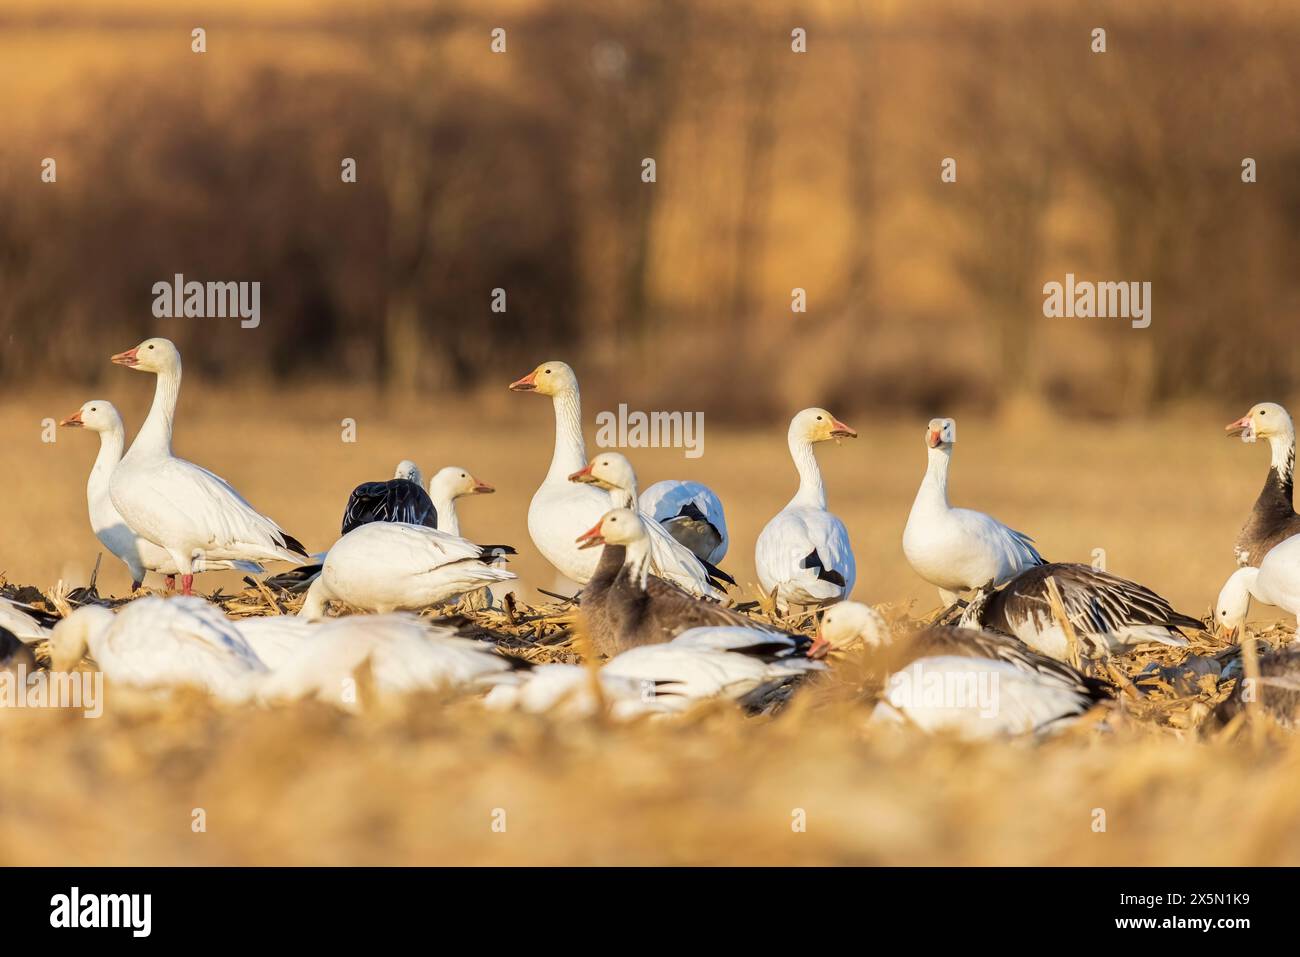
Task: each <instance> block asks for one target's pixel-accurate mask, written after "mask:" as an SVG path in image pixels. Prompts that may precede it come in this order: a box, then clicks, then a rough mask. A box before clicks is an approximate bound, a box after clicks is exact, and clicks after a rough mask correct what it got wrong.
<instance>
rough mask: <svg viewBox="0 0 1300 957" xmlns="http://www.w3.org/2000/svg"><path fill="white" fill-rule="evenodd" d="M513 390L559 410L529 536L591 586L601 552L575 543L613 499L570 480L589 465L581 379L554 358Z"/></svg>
mask: <svg viewBox="0 0 1300 957" xmlns="http://www.w3.org/2000/svg"><path fill="white" fill-rule="evenodd" d="M510 388H511V390H513V391H515V392H537V393H538V394H540V395H548V396H550V397H551V401H552V405H553V406H554V409H555V450H554V452H553V453H552V455H551V467H550V469H549V470H548V471H547V473H546V478H545V479H544V480H543V481H542V484H541V486H540V487H539V488H538V489H537V491H536V493H534V495H533V498H532V501H531V502H529V503H528V535H529V537H530V538H531V539H532V540H533V544H534V545H536V546H537V550H538V551H539V552H541V553H542V556H543V557H544V558H545V559H546V560H547V561H548V562H550V563H551V564H552V565H554V566H555V568H556V569H557V570H558V571H559V572H560V574H562V575H564V576H565V577H566V578H568V579H570V580H571V581H574V582H577V583H578V584H579V585H585V584H587V582H588V581H590V580H591V576H592V573H593V572H594V571H595V570H596V562H597V560H598V559H599V555H600V553H599V552H598V551H592V550H586V551H584V550H582V549H580V548H578V546H577V544H576V543H575V542H574V539H575V538H576V537H577V536H578V535H581V534H582V533H583V532H584V531H585V530H586V529H588V528H591V527H592V526H593V525H594V524H596V523H597V522H598V521H600V517H601V516H602V515H604V514H605V512H606V511H608V510H609V497H608V496H607V495H606V494H605V493H604V492H602V491H600V490H599V489H594V488H592V487H590V486H588V485H578V484H575V483H573V482H570V481H569V476H570V475H572V474H573V473H574V472H576V471H577V470H578V469H580V468H582V467H583V466H584V465H586V464H587V451H586V446H585V443H584V442H583V439H582V399H581V396H580V395H579V392H578V378H577V376H575V375H574V374H573V370H572V369H570V368H569V367H568V366H567V365H566V364H565V363H563V362H560V361H558V360H552V361H551V362H543V363H542V364H541V365H539V366H538V367H537V368H536V369H534V370H533V371H532V372H530V373H529V374H528V375H526V376H524V377H523V378H522V379H518V380H516V381H515V382H512V383H511V384H510Z"/></svg>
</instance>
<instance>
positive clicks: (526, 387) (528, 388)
mask: <svg viewBox="0 0 1300 957" xmlns="http://www.w3.org/2000/svg"><path fill="white" fill-rule="evenodd" d="M536 388H537V373H536V372H530V373H528V375H526V376H524V377H523V378H522V379H516V380H515V381H514V382H512V383H510V391H511V392H532V391H534V390H535V389H536Z"/></svg>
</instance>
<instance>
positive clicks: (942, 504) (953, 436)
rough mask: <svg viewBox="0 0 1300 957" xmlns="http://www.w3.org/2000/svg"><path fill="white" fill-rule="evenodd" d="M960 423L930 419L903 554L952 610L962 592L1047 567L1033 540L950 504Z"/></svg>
mask: <svg viewBox="0 0 1300 957" xmlns="http://www.w3.org/2000/svg"><path fill="white" fill-rule="evenodd" d="M956 441H957V423H956V422H954V421H953V420H952V419H931V420H930V424H929V425H928V426H927V427H926V431H925V444H926V448H927V449H928V450H929V452H928V458H929V465H928V467H927V468H926V472H925V478H923V479H922V480H921V487H920V489H918V490H917V493H916V500H915V501H914V502H913V503H912V512H911V514H910V515H908V517H907V527H906V528H905V529H904V530H903V554H905V555H906V556H907V561H908V563H909V564H911V566H912V568H913V569H915V571H916V573H917V574H918V575H920V576H921V577H922V578H924V579H925V580H926V581H928V582H929V583H930V584H932V585H937V586H938V588H939V591H940V593H941V594H942V596H943V600H944V602H945V603H946V604H949V605H951V604H952V603H953V602H955V601H956V600H957V596H958V593H959V592H963V591H967V590H969V589H972V588H980V587H982V586H983V585H986V584H988V583H990V582H991V583H993V584H994V585H1000V584H1002V583H1003V582H1004V581H1007V580H1008V579H1009V578H1012V577H1013V576H1015V575H1018V574H1020V573H1021V572H1023V571H1024V570H1025V569H1027V568H1032V567H1033V566H1035V565H1041V564H1043V557H1042V556H1041V555H1039V554H1038V551H1037V550H1036V549H1035V548H1034V544H1033V541H1034V540H1033V539H1032V538H1030V537H1029V536H1028V535H1025V534H1023V533H1022V532H1017V531H1015V530H1014V529H1011V528H1007V526H1005V525H1003V524H1002V523H1001V522H999V521H998V520H997V519H995V518H993V517H992V516H989V515H985V514H984V513H983V512H975V511H971V510H970V509H966V508H953V507H952V506H951V505H949V504H948V463H949V461H950V460H951V458H952V447H953V445H954V444H955V443H956Z"/></svg>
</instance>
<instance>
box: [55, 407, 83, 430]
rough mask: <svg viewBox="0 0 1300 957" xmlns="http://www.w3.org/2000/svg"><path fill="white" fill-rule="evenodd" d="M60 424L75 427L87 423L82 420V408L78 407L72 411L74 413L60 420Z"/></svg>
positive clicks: (77, 427)
mask: <svg viewBox="0 0 1300 957" xmlns="http://www.w3.org/2000/svg"><path fill="white" fill-rule="evenodd" d="M59 425H65V426H68V427H70V428H74V429H79V428H81V427H82V426H83V425H85V423H84V422H82V421H81V410H80V409H78V410H77V411H76V412H74V413H72V415H70V416H68V417H67V418H66V419H64V420H63V421H62V422H60V423H59Z"/></svg>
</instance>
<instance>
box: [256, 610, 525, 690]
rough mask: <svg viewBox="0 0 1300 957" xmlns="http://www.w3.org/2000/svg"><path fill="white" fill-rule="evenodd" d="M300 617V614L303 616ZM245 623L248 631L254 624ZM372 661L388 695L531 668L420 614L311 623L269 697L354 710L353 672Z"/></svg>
mask: <svg viewBox="0 0 1300 957" xmlns="http://www.w3.org/2000/svg"><path fill="white" fill-rule="evenodd" d="M299 620H300V619H299ZM252 623H253V622H252V620H246V621H245V622H241V628H244V627H246V626H247V625H248V624H252ZM363 663H368V664H369V666H370V680H371V687H372V688H373V690H374V691H375V693H377V694H378V695H381V696H388V695H400V694H406V693H409V692H413V691H421V690H448V689H452V688H464V689H474V690H482V689H486V688H488V687H491V686H492V685H494V684H497V683H499V682H503V681H511V680H514V676H515V673H516V672H517V671H519V670H526V669H527V668H528V667H529V665H528V663H527V662H525V661H522V660H521V659H516V658H512V657H510V656H508V655H503V654H501V653H500V652H498V651H497V650H496V648H495V646H494V645H491V644H486V643H484V642H481V641H474V640H472V639H469V638H461V637H458V636H456V634H455V633H454V632H453V631H452V630H451V629H449V628H440V627H436V626H433V625H430V624H429V623H428V622H427V621H425V620H424V619H422V618H418V617H416V616H415V615H409V614H404V613H397V614H391V615H367V616H364V617H353V618H337V619H332V620H330V621H327V622H321V623H313V624H307V630H306V639H305V640H304V641H302V642H301V644H300V645H299V647H298V648H297V650H296V651H294V653H292V654H290V655H288V656H286V657H285V658H284V659H283V660H282V661H281V662H280V663H279V664H277V665H276V666H275V667H274V668H273V669H272V671H271V674H270V675H268V676H267V677H266V678H265V679H264V680H263V681H262V682H261V685H260V689H259V695H260V697H261V698H262V699H263V700H265V701H276V700H286V699H294V700H296V699H301V698H317V699H320V700H323V701H329V702H332V703H335V704H340V705H342V706H344V707H352V706H353V705H355V704H356V700H355V697H354V696H352V695H351V694H349V692H350V691H352V690H353V689H355V684H354V682H353V676H354V675H355V673H356V671H357V669H358V668H359V667H361V665H362V664H363Z"/></svg>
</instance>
